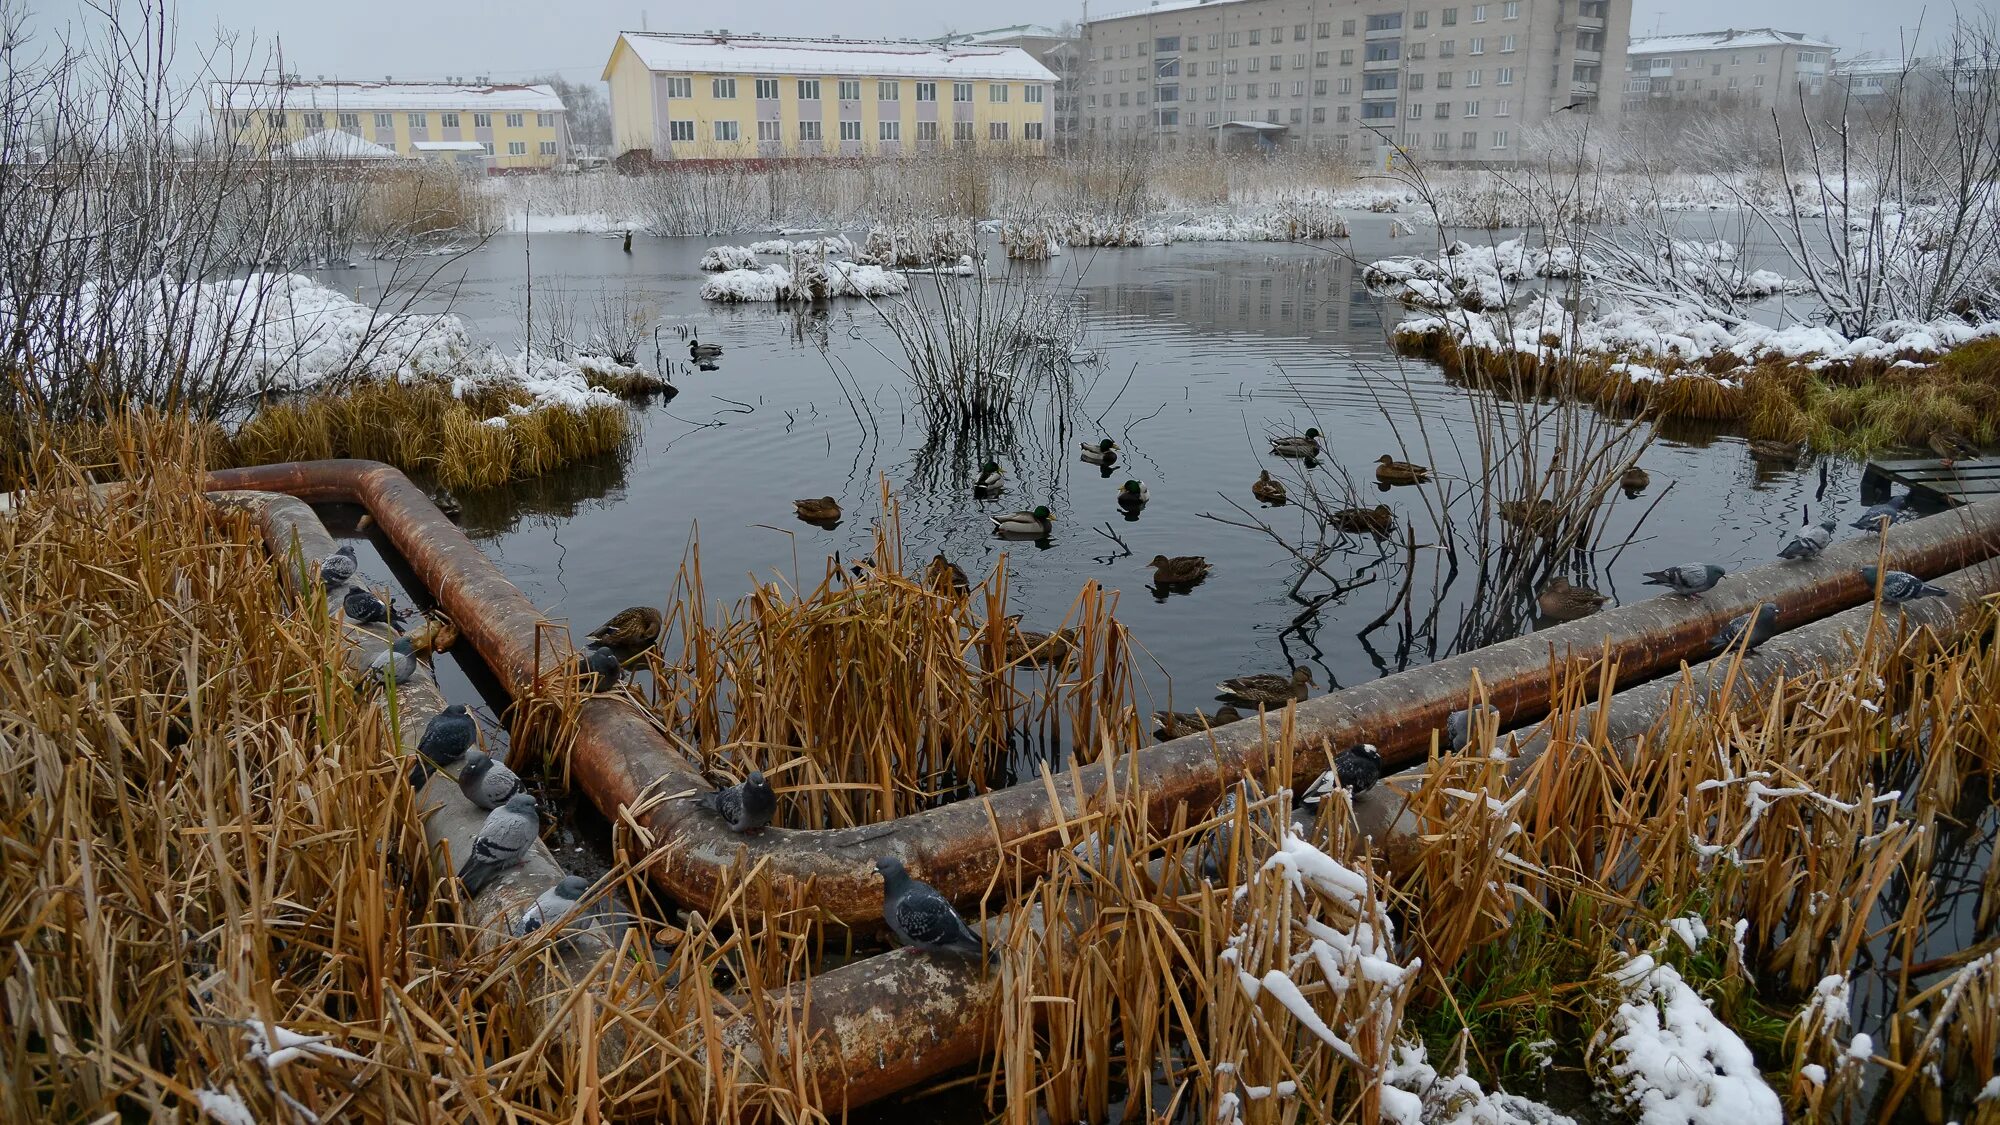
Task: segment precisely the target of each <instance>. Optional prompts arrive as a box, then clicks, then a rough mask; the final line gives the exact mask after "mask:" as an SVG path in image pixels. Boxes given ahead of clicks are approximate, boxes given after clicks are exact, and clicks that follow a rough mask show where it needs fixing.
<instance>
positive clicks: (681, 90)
mask: <svg viewBox="0 0 2000 1125" xmlns="http://www.w3.org/2000/svg"><path fill="white" fill-rule="evenodd" d="M667 96H668V97H670V98H691V97H694V79H692V78H669V79H667ZM481 116H484V115H483V114H482V115H481Z"/></svg>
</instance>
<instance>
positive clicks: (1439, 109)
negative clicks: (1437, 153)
mask: <svg viewBox="0 0 2000 1125" xmlns="http://www.w3.org/2000/svg"><path fill="white" fill-rule="evenodd" d="M1431 116H1432V117H1435V118H1437V119H1438V120H1439V121H1443V120H1444V119H1446V118H1448V117H1450V116H1451V103H1450V102H1439V103H1438V104H1436V105H1434V106H1432V107H1431ZM1438 147H1439V148H1442V147H1444V146H1443V145H1439V146H1438Z"/></svg>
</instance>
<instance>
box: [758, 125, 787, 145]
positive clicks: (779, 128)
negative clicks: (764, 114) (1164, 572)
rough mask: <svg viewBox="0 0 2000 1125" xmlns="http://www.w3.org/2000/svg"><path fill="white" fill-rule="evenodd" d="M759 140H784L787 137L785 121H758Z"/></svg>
mask: <svg viewBox="0 0 2000 1125" xmlns="http://www.w3.org/2000/svg"><path fill="white" fill-rule="evenodd" d="M757 139H758V140H759V141H782V140H784V139H785V123H784V122H782V121H759V122H758V123H757Z"/></svg>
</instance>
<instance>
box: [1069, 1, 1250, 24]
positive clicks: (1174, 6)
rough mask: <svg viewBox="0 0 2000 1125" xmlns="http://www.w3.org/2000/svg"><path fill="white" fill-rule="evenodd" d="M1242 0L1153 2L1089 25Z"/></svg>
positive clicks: (1098, 18) (1114, 13)
mask: <svg viewBox="0 0 2000 1125" xmlns="http://www.w3.org/2000/svg"><path fill="white" fill-rule="evenodd" d="M1241 2H1242V0H1153V3H1151V4H1148V5H1147V6H1146V7H1143V8H1127V9H1125V10H1124V11H1122V12H1111V13H1109V14H1108V15H1102V16H1098V17H1097V18H1096V19H1093V20H1089V21H1087V22H1089V23H1104V22H1105V21H1107V20H1124V19H1131V18H1132V17H1133V16H1150V15H1154V14H1156V13H1159V12H1177V11H1180V10H1181V9H1183V8H1215V7H1220V6H1221V5H1223V4H1236V3H1241Z"/></svg>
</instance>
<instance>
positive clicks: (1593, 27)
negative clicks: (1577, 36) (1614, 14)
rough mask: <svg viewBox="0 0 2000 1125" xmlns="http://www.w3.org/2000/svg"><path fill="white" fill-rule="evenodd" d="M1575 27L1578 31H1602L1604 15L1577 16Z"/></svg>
mask: <svg viewBox="0 0 2000 1125" xmlns="http://www.w3.org/2000/svg"><path fill="white" fill-rule="evenodd" d="M1576 27H1577V30H1579V31H1603V30H1604V17H1603V16H1578V17H1576Z"/></svg>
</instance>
